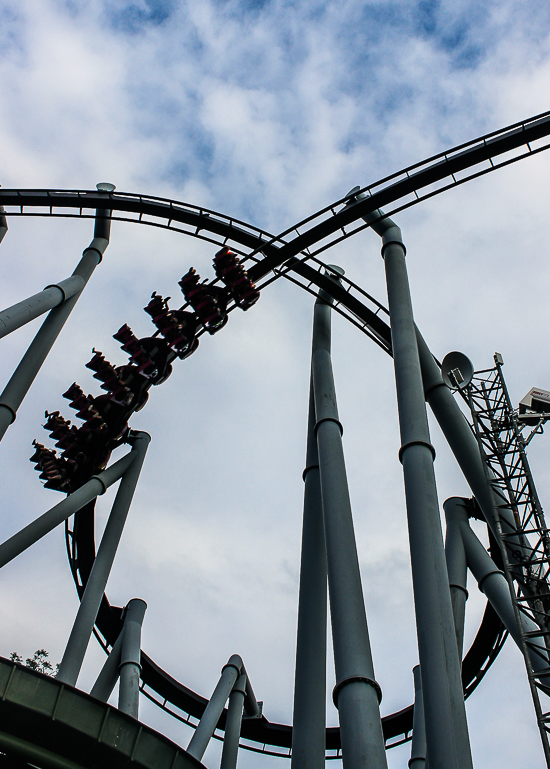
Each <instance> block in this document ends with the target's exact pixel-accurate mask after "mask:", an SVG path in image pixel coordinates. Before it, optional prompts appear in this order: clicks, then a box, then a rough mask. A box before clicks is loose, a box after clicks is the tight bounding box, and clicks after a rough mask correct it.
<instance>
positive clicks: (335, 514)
mask: <svg viewBox="0 0 550 769" xmlns="http://www.w3.org/2000/svg"><path fill="white" fill-rule="evenodd" d="M330 313H331V309H330V306H329V305H328V304H327V303H326V302H324V301H319V300H318V301H317V302H316V304H315V315H314V334H313V337H314V338H313V361H312V371H313V386H314V396H315V414H316V434H317V447H318V452H319V470H320V479H321V494H322V501H323V516H324V522H325V534H326V547H327V566H328V584H329V596H330V613H331V625H332V639H333V646H334V664H335V668H336V687H335V691H334V699H335V703H336V705H337V707H338V712H339V720H340V738H341V743H342V759H343V765H344V767H345V769H352V768H353V769H361V768H363V767H364V769H367V768H368V769H385V767H387V762H386V754H385V749H384V737H383V734H382V723H381V719H380V709H379V696H378V695H379V692H380V689H379V687H378V684H377V683H376V681H375V678H374V667H373V663H372V653H371V648H370V640H369V633H368V628H367V617H366V612H365V603H364V599H363V589H362V587H361V575H360V573H359V561H358V558H357V548H356V543H355V533H354V529H353V519H352V512H351V503H350V498H349V490H348V484H347V477H346V467H345V463H344V453H343V448H342V436H341V425H340V422H339V420H338V409H337V405H336V392H335V389H334V379H333V375H332V365H331V360H330Z"/></svg>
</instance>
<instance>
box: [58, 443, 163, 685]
mask: <svg viewBox="0 0 550 769" xmlns="http://www.w3.org/2000/svg"><path fill="white" fill-rule="evenodd" d="M150 440H151V436H150V435H148V434H147V433H145V432H137V433H134V435H133V442H132V453H134V452H135V458H134V460H133V462H132V464H131V465H130V467H129V468H128V470H127V471H126V472H125V474H124V475H123V477H122V480H121V481H120V485H119V487H118V491H117V495H116V497H115V501H114V502H113V507H112V510H111V514H110V515H109V520H108V521H107V525H106V526H105V531H104V532H103V536H102V538H101V544H100V546H99V549H98V551H97V555H96V557H95V561H94V564H93V566H92V570H91V572H90V576H89V577H88V582H87V583H86V588H85V590H84V595H83V596H82V600H81V602H80V606H79V608H78V612H77V614H76V619H75V621H74V625H73V629H72V630H71V634H70V636H69V640H68V642H67V646H66V648H65V653H64V654H63V659H62V660H61V664H60V665H59V672H58V673H57V678H58V679H59V680H60V681H63V683H66V684H70V685H71V686H76V681H77V679H78V674H79V673H80V668H81V667H82V662H83V660H84V655H85V654H86V649H87V648H88V643H89V641H90V636H91V634H92V630H93V628H94V623H95V620H96V617H97V612H98V610H99V606H100V604H101V599H102V597H103V593H104V591H105V586H106V584H107V580H108V579H109V574H110V572H111V567H112V565H113V561H114V558H115V555H116V551H117V548H118V543H119V542H120V537H121V536H122V530H123V528H124V524H125V522H126V517H127V515H128V510H129V509H130V504H131V502H132V498H133V496H134V492H135V490H136V485H137V482H138V478H139V474H140V471H141V468H142V465H143V460H144V459H145V454H146V452H147V447H148V445H149V441H150Z"/></svg>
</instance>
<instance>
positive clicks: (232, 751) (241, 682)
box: [220, 674, 246, 769]
mask: <svg viewBox="0 0 550 769" xmlns="http://www.w3.org/2000/svg"><path fill="white" fill-rule="evenodd" d="M245 692H246V675H243V674H241V675H240V676H239V677H238V678H237V680H236V682H235V686H234V687H233V690H232V692H231V694H230V695H229V705H228V706H227V716H226V718H225V735H224V738H223V748H222V760H221V763H220V769H236V766H237V758H238V755H239V738H240V736H241V724H242V720H243V705H244V697H245Z"/></svg>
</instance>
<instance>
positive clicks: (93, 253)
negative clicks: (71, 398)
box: [0, 211, 110, 440]
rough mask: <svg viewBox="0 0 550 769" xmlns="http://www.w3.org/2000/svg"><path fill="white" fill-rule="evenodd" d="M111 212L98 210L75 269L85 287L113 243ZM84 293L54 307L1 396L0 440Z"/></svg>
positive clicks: (77, 294)
mask: <svg viewBox="0 0 550 769" xmlns="http://www.w3.org/2000/svg"><path fill="white" fill-rule="evenodd" d="M109 213H110V212H109V211H98V212H97V215H96V222H95V230H94V239H93V240H92V242H91V243H90V245H89V246H88V248H87V249H86V250H85V251H84V253H83V254H82V259H81V260H80V262H79V263H78V265H77V266H76V269H75V271H74V272H73V277H74V276H78V277H80V278H82V280H83V286H85V285H86V283H87V282H88V280H89V279H90V277H91V275H92V273H93V271H94V269H95V268H96V267H97V265H98V264H99V262H100V261H101V259H102V258H103V253H104V252H105V249H106V248H107V246H108V245H109V226H110V219H109V217H108V214H109ZM81 293H82V289H81V290H80V291H79V292H78V293H76V294H73V296H71V297H70V298H69V299H67V300H65V301H64V302H63V304H61V305H59V306H58V307H54V309H53V310H51V311H50V313H49V315H48V317H47V318H46V320H45V321H44V323H43V324H42V326H41V327H40V329H39V331H38V333H37V334H36V336H35V337H34V339H33V341H32V342H31V344H30V345H29V347H28V349H27V352H26V353H25V355H24V356H23V358H22V359H21V362H20V363H19V365H18V366H17V368H16V369H15V371H14V373H13V376H12V377H11V379H10V381H9V382H8V384H7V385H6V387H5V388H4V391H3V392H2V394H1V395H0V440H1V439H2V438H3V437H4V435H5V433H6V430H7V429H8V427H9V426H10V424H11V423H12V422H13V421H14V420H15V417H16V415H17V410H18V408H19V406H20V405H21V403H22V402H23V399H24V397H25V395H26V394H27V392H28V391H29V388H30V386H31V385H32V383H33V382H34V380H35V378H36V375H37V374H38V372H39V371H40V368H41V367H42V364H43V363H44V361H45V360H46V358H47V356H48V353H49V352H50V350H51V348H52V346H53V344H54V342H55V340H56V339H57V337H58V336H59V333H60V331H61V329H62V328H63V326H64V325H65V321H66V320H67V318H68V317H69V315H70V314H71V312H72V309H73V307H74V306H75V304H76V302H77V300H78V297H79V296H80V295H81Z"/></svg>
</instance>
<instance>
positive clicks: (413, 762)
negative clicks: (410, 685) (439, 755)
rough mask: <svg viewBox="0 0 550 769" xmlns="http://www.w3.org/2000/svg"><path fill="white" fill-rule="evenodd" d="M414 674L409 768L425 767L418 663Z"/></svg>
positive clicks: (424, 725)
mask: <svg viewBox="0 0 550 769" xmlns="http://www.w3.org/2000/svg"><path fill="white" fill-rule="evenodd" d="M413 676H414V713H413V736H412V742H411V758H410V761H409V769H426V724H425V722H424V702H423V700H422V676H421V673H420V665H415V667H414V668H413Z"/></svg>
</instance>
